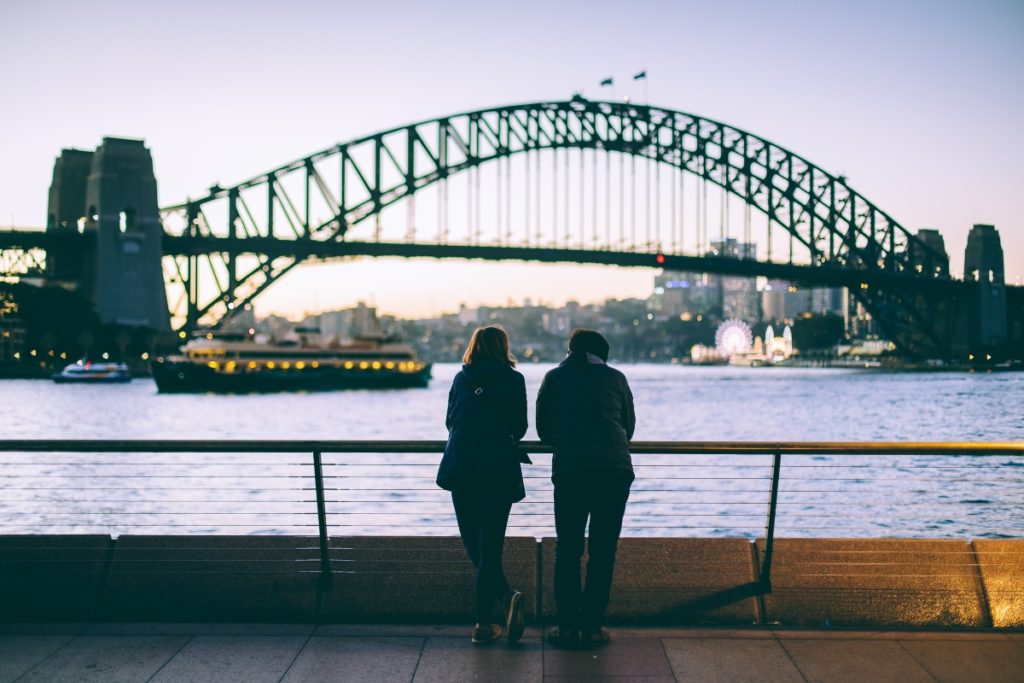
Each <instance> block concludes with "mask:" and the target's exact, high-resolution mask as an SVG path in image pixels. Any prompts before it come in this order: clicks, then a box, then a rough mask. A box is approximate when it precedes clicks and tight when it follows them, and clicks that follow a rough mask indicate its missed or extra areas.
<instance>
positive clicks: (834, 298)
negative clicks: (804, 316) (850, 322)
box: [810, 287, 847, 318]
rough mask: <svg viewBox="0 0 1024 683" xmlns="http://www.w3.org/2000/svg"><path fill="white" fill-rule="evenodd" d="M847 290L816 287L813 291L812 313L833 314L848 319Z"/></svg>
mask: <svg viewBox="0 0 1024 683" xmlns="http://www.w3.org/2000/svg"><path fill="white" fill-rule="evenodd" d="M846 302H847V296H846V289H845V288H843V287H814V288H813V289H811V308H810V311H811V313H815V314H817V315H825V314H826V313H832V314H834V315H840V316H843V317H844V318H845V317H846Z"/></svg>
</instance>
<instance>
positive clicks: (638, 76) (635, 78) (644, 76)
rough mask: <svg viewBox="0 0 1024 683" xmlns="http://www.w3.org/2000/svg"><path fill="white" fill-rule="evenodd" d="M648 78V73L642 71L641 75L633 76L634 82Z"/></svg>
mask: <svg viewBox="0 0 1024 683" xmlns="http://www.w3.org/2000/svg"><path fill="white" fill-rule="evenodd" d="M646 78H647V71H640V72H639V73H635V74H633V80H634V81H640V80H644V79H646Z"/></svg>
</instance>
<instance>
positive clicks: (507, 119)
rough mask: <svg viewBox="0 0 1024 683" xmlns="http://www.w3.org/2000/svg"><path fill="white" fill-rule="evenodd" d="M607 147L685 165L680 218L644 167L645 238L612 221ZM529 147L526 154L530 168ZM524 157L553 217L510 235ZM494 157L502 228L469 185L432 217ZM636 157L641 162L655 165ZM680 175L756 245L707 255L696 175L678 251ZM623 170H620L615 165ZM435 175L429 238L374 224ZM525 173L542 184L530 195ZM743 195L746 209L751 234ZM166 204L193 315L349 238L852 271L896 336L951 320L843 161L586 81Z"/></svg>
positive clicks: (925, 346) (528, 218)
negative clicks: (457, 221) (575, 157)
mask: <svg viewBox="0 0 1024 683" xmlns="http://www.w3.org/2000/svg"><path fill="white" fill-rule="evenodd" d="M571 149H575V150H581V152H580V178H579V179H578V182H577V188H576V192H579V193H580V195H581V196H580V199H579V205H580V206H579V209H580V211H579V217H580V234H579V236H578V237H579V239H578V241H577V242H576V243H575V244H573V240H574V239H575V236H574V235H572V234H571V233H570V232H569V230H570V225H569V223H570V202H572V200H575V199H576V197H575V196H573V197H572V198H571V199H570V196H569V195H570V194H572V193H573V189H572V188H571V187H570V186H569V184H570V179H569V175H568V168H569V163H570V162H569V156H568V153H565V155H564V159H565V168H566V174H565V188H564V192H565V195H564V197H565V213H564V216H565V221H564V223H565V226H564V227H565V229H566V231H567V234H566V235H564V239H563V238H562V237H563V236H562V235H560V233H561V228H562V226H560V225H559V211H560V208H559V204H560V200H559V198H558V197H557V189H558V180H559V169H558V168H557V166H558V163H559V160H558V154H559V152H560V151H561V150H571ZM585 150H591V151H592V155H597V154H599V153H600V154H603V155H604V156H605V166H606V169H605V174H604V176H603V180H604V184H605V185H606V188H605V190H606V192H605V195H606V196H605V200H606V201H607V206H605V207H602V208H603V209H605V215H604V223H605V227H606V230H605V234H604V235H602V234H601V230H600V227H601V226H600V223H601V221H600V220H599V216H600V213H599V210H598V202H599V197H598V195H599V194H600V192H599V190H600V188H599V185H600V184H601V182H600V181H601V180H602V178H601V172H600V164H599V163H598V161H597V157H596V156H595V157H594V161H593V164H594V169H593V173H592V174H591V178H592V186H593V190H594V197H593V198H592V199H593V211H592V212H591V221H590V222H591V223H592V225H589V226H587V225H585V216H586V214H587V207H585V206H584V201H585V200H584V198H583V196H582V194H585V189H586V188H585V182H584V178H585V177H586V172H585V168H584V157H583V152H582V151H585ZM542 152H548V153H550V154H552V155H553V156H552V158H553V162H552V173H551V176H550V178H549V182H547V183H543V186H542V169H541V163H540V156H539V154H541V153H542ZM616 154H618V155H621V158H631V162H632V163H633V164H634V169H635V162H636V159H638V158H639V159H642V160H647V161H649V162H654V165H655V167H656V168H659V169H660V168H662V167H668V168H670V169H674V170H675V171H676V172H678V173H679V179H680V186H679V191H678V199H677V196H676V194H675V193H676V184H675V183H674V182H672V183H671V188H672V208H671V212H672V214H673V223H672V225H670V228H669V232H666V230H665V229H664V228H662V227H660V225H659V227H658V228H657V229H654V230H652V228H651V226H650V208H651V203H650V192H651V189H650V188H651V186H650V184H648V186H647V188H648V189H647V193H648V197H647V229H646V231H645V234H644V235H643V236H642V237H643V239H640V238H639V237H638V236H637V235H636V231H635V223H636V211H635V207H631V213H632V218H633V224H634V230H633V234H632V238H631V239H627V238H626V237H625V235H624V225H623V224H620V225H619V226H618V228H619V236H620V237H621V238H622V239H619V240H615V239H614V238H613V232H614V230H612V228H611V216H610V214H611V213H612V206H611V200H610V198H609V197H610V193H609V192H608V190H609V189H610V187H609V186H610V185H611V184H612V182H613V176H614V174H613V173H612V169H611V156H613V155H616ZM531 155H532V156H533V157H534V158H535V162H536V163H535V165H534V169H533V170H534V171H535V176H534V179H533V180H532V181H531V178H530V175H529V173H530V170H531V163H530V158H531ZM517 156H518V157H523V156H525V157H526V158H527V160H526V162H525V164H524V168H525V173H526V180H525V194H526V199H525V212H524V213H525V221H524V223H525V224H526V225H527V226H529V224H530V223H531V222H533V218H534V215H533V214H536V218H538V219H539V218H540V215H541V211H542V209H544V210H547V208H548V207H547V206H546V204H548V203H549V204H551V205H553V206H554V214H553V216H554V217H553V224H554V230H553V234H551V232H549V233H547V234H537V235H533V234H532V233H531V231H530V230H529V227H527V229H526V230H525V231H523V234H518V233H514V232H513V231H512V229H511V226H510V225H502V221H503V216H502V209H501V204H502V202H506V203H510V202H511V194H512V191H511V189H508V190H506V192H505V195H506V196H505V197H502V182H503V180H502V173H503V170H504V173H505V174H506V179H505V181H504V182H506V183H507V184H508V185H509V186H511V181H510V180H509V179H508V178H509V176H511V163H510V161H509V160H510V159H511V158H513V157H517ZM621 158H620V164H621V163H622V161H621ZM487 164H492V165H495V164H496V165H497V177H498V182H497V184H496V186H495V189H496V194H497V205H498V207H499V210H498V213H497V224H498V225H497V233H496V235H495V236H493V237H492V238H490V239H487V240H485V239H483V238H482V235H481V232H480V226H479V214H480V199H479V197H477V199H476V207H475V211H476V220H477V222H478V224H477V226H476V233H475V235H474V233H473V232H472V230H471V231H470V232H469V234H468V235H467V236H466V237H465V238H464V239H461V240H459V239H457V238H453V235H452V234H451V232H450V231H449V229H448V225H447V219H446V217H445V216H442V214H447V212H448V211H449V207H448V206H447V187H446V184H447V183H448V180H449V179H450V178H453V177H456V176H459V175H468V176H469V180H468V183H467V185H468V186H470V187H472V183H473V182H474V174H475V182H476V184H477V185H476V191H477V192H478V193H479V185H480V176H479V169H480V167H481V166H484V165H487ZM503 165H504V169H503ZM646 168H647V173H648V175H649V174H650V166H647V167H646ZM656 172H657V171H656ZM686 175H689V176H692V177H696V178H697V179H698V181H699V182H701V183H706V184H711V185H712V186H715V187H717V188H719V190H720V191H721V193H722V205H721V207H722V208H721V210H720V221H721V222H722V223H724V222H725V221H726V219H725V218H724V217H723V215H722V214H723V213H727V212H728V209H727V208H724V207H728V206H729V199H728V197H734V198H738V199H739V200H741V201H742V203H743V204H744V205H745V206H746V207H750V208H753V209H756V211H757V212H758V213H759V214H760V215H761V216H762V217H763V218H765V219H766V220H767V226H768V229H767V245H766V247H767V253H766V258H763V259H757V258H755V259H753V262H750V260H746V261H745V262H743V263H736V262H732V263H716V261H726V260H729V261H735V259H724V258H717V259H716V258H715V255H716V253H715V251H714V250H713V249H711V247H710V244H711V240H710V238H709V235H707V232H708V230H707V226H706V220H707V212H708V201H707V197H706V185H705V187H704V189H703V192H704V197H703V201H704V205H703V209H702V207H701V206H700V201H701V197H700V195H699V194H698V195H697V196H696V197H695V198H696V201H697V204H698V206H697V212H698V217H699V216H700V211H701V210H703V212H704V214H703V216H704V220H705V224H704V226H703V231H704V234H703V235H701V234H700V233H701V229H702V227H701V225H700V224H699V221H698V225H697V228H696V230H697V237H696V239H695V240H694V244H695V250H694V251H696V254H691V255H690V256H689V257H688V256H687V255H686V254H685V253H683V251H684V245H685V236H684V235H683V234H682V232H683V222H682V219H681V216H682V212H683V208H682V203H683V201H684V198H685V197H686V188H685V185H684V184H683V183H684V182H685V179H684V177H685V176H686ZM634 180H635V179H631V181H630V182H631V183H632V182H633V181H634ZM531 182H532V183H535V185H536V186H535V187H534V188H531ZM619 182H620V186H624V176H623V174H621V173H620V175H619ZM552 184H553V186H554V192H555V195H556V196H555V198H554V199H552V201H551V202H547V200H546V199H545V198H544V197H543V196H542V195H543V194H544V192H545V191H547V190H550V189H551V186H552ZM431 187H434V188H439V190H438V191H437V192H436V194H437V197H436V199H435V201H434V204H435V205H436V207H437V210H438V220H437V223H436V225H435V231H434V234H433V235H431V236H430V237H429V238H426V239H424V238H422V237H421V236H420V235H419V234H418V232H417V229H416V226H415V224H414V223H415V222H416V221H415V219H414V218H413V219H410V221H409V225H408V227H407V230H406V234H405V235H404V238H403V239H399V240H393V241H390V242H389V241H387V240H385V239H383V237H382V231H381V216H382V215H384V214H385V212H387V211H388V210H389V208H390V207H393V206H395V205H397V204H398V203H400V202H403V201H405V202H406V203H407V205H408V206H410V207H412V208H411V209H409V212H410V215H413V214H415V203H414V202H415V199H416V197H417V195H422V194H423V193H424V192H425V191H426V190H427V189H428V188H431ZM634 187H635V186H634ZM531 189H533V190H535V194H534V197H533V205H531V197H530V192H531ZM620 189H621V188H620ZM657 190H658V191H659V192H661V191H663V190H664V183H663V182H660V181H659V184H658V185H657ZM657 201H660V200H657ZM634 202H635V197H634ZM473 203H474V200H473V198H472V197H470V198H469V200H468V211H467V215H468V218H467V221H472V220H473V215H472V214H473V211H474V207H473ZM624 204H625V197H624V196H620V198H619V209H620V212H619V213H620V218H623V217H624V215H625V211H624V210H623V205H624ZM542 205H545V206H542ZM677 205H678V207H679V208H678V216H679V217H680V220H679V221H678V224H677V223H676V222H675V218H676V216H677V214H676V207H677ZM750 208H747V209H746V211H747V216H746V217H745V232H746V235H745V236H746V237H747V240H748V241H749V230H750V223H751V219H750V217H749V211H750ZM506 209H507V207H506ZM659 211H660V205H659ZM162 214H163V220H164V225H165V228H166V229H167V230H168V237H167V239H166V240H165V253H175V254H177V255H176V256H175V257H174V259H173V273H172V274H171V278H170V279H171V280H172V281H174V282H176V283H178V284H180V286H181V290H180V293H179V296H178V299H177V302H178V306H177V307H176V308H178V309H179V311H180V306H181V304H184V306H185V308H186V311H185V324H186V326H189V327H191V326H195V325H197V324H199V322H200V321H202V320H207V321H209V320H217V319H220V318H222V317H224V316H228V315H230V314H231V313H232V311H234V310H237V309H238V308H239V307H240V306H242V305H244V304H246V303H248V302H250V301H252V300H253V299H254V298H255V297H256V296H258V295H259V294H260V293H261V292H262V291H264V290H265V289H266V288H267V287H269V286H270V285H271V284H273V283H274V282H275V281H276V280H278V279H279V278H280V277H282V276H283V275H284V274H285V273H287V272H288V271H289V270H291V269H292V268H294V267H295V266H296V265H298V264H299V263H301V262H302V261H303V260H305V259H307V258H330V257H340V256H346V255H357V254H364V255H404V256H420V255H422V256H438V257H444V256H455V257H461V258H466V257H479V258H487V259H521V260H541V261H545V260H547V261H583V262H595V263H615V264H620V265H648V266H664V267H671V268H678V269H682V268H686V269H693V270H710V271H719V272H743V273H747V274H762V275H768V276H776V277H790V278H791V279H796V280H802V281H806V282H812V283H813V282H817V283H824V284H835V285H844V286H849V287H850V288H851V292H852V293H853V295H854V296H855V297H857V298H858V300H860V301H861V302H862V303H863V304H864V305H865V307H866V308H867V309H868V310H869V311H870V312H871V313H872V314H873V315H874V316H875V317H876V318H877V319H878V320H879V322H880V324H882V325H883V326H884V328H886V331H887V332H888V334H890V336H892V337H893V338H894V339H895V340H896V341H897V342H898V343H899V344H900V345H901V346H902V347H903V348H904V349H905V350H907V351H910V352H911V353H926V354H927V353H934V352H937V351H938V350H939V349H938V348H937V347H938V346H941V344H942V341H941V337H942V332H943V329H942V328H943V327H944V325H942V324H941V323H940V322H939V321H938V320H937V316H938V315H939V314H940V313H941V312H940V311H938V310H936V309H937V308H941V301H942V300H943V297H942V296H938V297H936V296H933V294H934V293H935V292H946V293H948V292H949V291H951V290H952V289H953V287H951V286H952V285H954V283H953V282H952V281H950V280H948V260H947V257H946V255H945V254H942V253H937V252H936V251H935V250H934V249H932V248H931V247H930V246H929V245H928V244H926V243H924V242H923V241H922V240H920V239H918V238H917V237H915V236H914V235H913V234H912V233H911V232H910V231H908V230H907V229H906V228H905V227H903V226H902V225H900V224H899V223H898V222H897V221H896V220H894V219H893V218H892V217H891V216H890V215H889V214H887V213H886V212H885V211H883V210H881V209H880V208H879V207H877V206H876V205H875V204H874V203H872V202H871V201H870V200H868V199H867V198H865V197H864V196H863V195H861V194H860V193H858V192H857V191H855V190H854V189H852V188H851V187H850V186H849V185H848V184H847V183H846V181H845V178H843V177H841V176H835V175H833V174H831V173H829V172H827V171H825V170H823V169H822V168H820V167H818V166H816V165H815V164H813V163H811V162H810V161H808V160H807V159H806V158H804V157H802V156H800V155H798V154H795V153H793V152H791V151H789V150H787V149H785V148H783V147H781V146H779V145H776V144H774V143H772V142H770V141H768V140H766V139H764V138H762V137H759V136H757V135H754V134H752V133H750V132H748V131H745V130H741V129H739V128H736V127H734V126H730V125H728V124H725V123H722V122H719V121H714V120H711V119H708V118H705V117H701V116H696V115H693V114H688V113H684V112H679V111H673V110H669V109H663V108H659V107H653V106H641V105H635V104H628V103H613V102H595V101H588V100H584V99H582V98H574V99H573V100H571V101H555V102H536V103H529V104H518V105H509V106H504V107H497V108H492V109H481V110H477V111H471V112H465V113H461V114H454V115H451V116H445V117H441V118H437V119H431V120H429V121H422V122H418V123H413V124H410V125H406V126H401V127H398V128H393V129H390V130H386V131H381V132H378V133H374V134H372V135H367V136H365V137H362V138H358V139H355V140H351V141H349V142H345V143H341V144H337V145H334V146H332V147H330V148H327V149H324V150H321V151H319V152H316V153H314V154H310V155H308V156H305V157H303V158H301V159H298V160H296V161H294V162H291V163H289V164H286V165H284V166H280V167H278V168H275V169H273V170H271V171H269V172H267V173H264V174H261V175H259V176H256V177H254V178H251V179H249V180H247V181H245V182H242V183H239V184H237V185H234V186H231V187H219V186H214V187H212V188H210V191H209V193H208V194H207V195H206V196H204V197H201V198H198V199H193V200H189V201H187V202H185V203H182V204H179V205H176V206H171V207H167V208H165V209H163V210H162ZM509 216H510V212H509V213H506V216H505V223H507V224H510V223H511V222H512V221H511V219H510V217H509ZM623 222H625V221H623ZM677 225H678V234H677ZM506 228H508V229H507V230H506ZM780 229H781V230H782V231H784V235H785V236H786V237H787V238H788V240H786V241H788V245H784V252H785V253H784V260H783V261H782V263H781V264H780V263H779V261H778V259H776V260H773V254H772V234H773V232H778V230H780ZM588 233H589V234H588ZM570 247H575V248H570ZM777 253H778V250H777V249H776V254H777ZM243 254H248V255H250V259H249V262H248V263H244V264H243V263H242V261H243V260H244V259H243ZM695 258H696V259H698V260H696V261H695V260H694V259H695ZM201 280H202V281H204V282H203V284H202V285H201V284H200V281H201ZM208 284H212V287H210V286H207V285H208ZM172 298H173V297H172Z"/></svg>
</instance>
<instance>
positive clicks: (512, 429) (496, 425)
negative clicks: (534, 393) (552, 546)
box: [437, 361, 530, 502]
mask: <svg viewBox="0 0 1024 683" xmlns="http://www.w3.org/2000/svg"><path fill="white" fill-rule="evenodd" d="M444 424H445V426H446V427H447V428H448V443H447V445H446V446H445V449H444V457H443V458H441V466H440V467H439V468H438V471H437V485H438V486H440V487H441V488H443V489H447V490H449V491H453V490H456V489H459V488H463V487H473V488H479V489H480V490H484V491H493V493H494V495H495V496H500V497H503V498H508V499H509V500H511V501H512V502H516V501H520V500H522V499H523V498H524V497H525V496H526V491H525V489H524V487H523V472H522V468H521V467H520V461H521V460H520V459H521V455H520V454H521V451H520V450H519V448H518V443H519V440H520V439H522V438H523V435H524V434H526V427H527V421H526V383H525V381H524V380H523V376H522V375H521V374H519V373H518V372H516V371H515V370H513V369H512V368H511V367H509V366H508V365H507V364H505V363H498V362H492V361H481V362H476V363H473V364H472V365H463V366H462V370H461V371H460V372H459V374H457V375H455V379H454V380H453V381H452V388H451V391H449V392H448V416H447V418H446V419H445V423H444ZM522 462H530V460H529V458H525V457H523V458H522Z"/></svg>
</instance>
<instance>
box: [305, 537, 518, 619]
mask: <svg viewBox="0 0 1024 683" xmlns="http://www.w3.org/2000/svg"><path fill="white" fill-rule="evenodd" d="M330 548H331V551H330V554H331V565H332V566H331V570H332V572H334V574H333V586H332V587H331V589H330V590H329V591H327V592H325V593H324V600H323V605H322V610H321V613H320V616H321V618H322V619H323V620H325V621H366V622H387V621H406V622H420V621H428V622H441V623H443V622H456V623H467V622H472V621H473V620H474V613H475V611H476V607H475V605H476V602H475V600H476V598H475V596H476V589H475V580H474V571H473V565H472V564H471V563H470V561H469V558H468V557H467V556H466V550H465V549H464V548H463V546H462V541H461V540H460V539H458V538H453V537H436V536H434V537H412V536H405V537H402V536H355V537H343V538H332V539H330ZM505 575H506V577H507V578H508V581H509V583H510V584H511V585H512V586H513V587H514V588H516V589H517V590H520V591H522V592H523V597H524V601H525V602H524V607H525V611H526V616H527V619H529V620H531V621H532V620H534V619H535V618H536V614H537V610H536V604H537V541H536V540H535V539H533V538H507V539H505Z"/></svg>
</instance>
